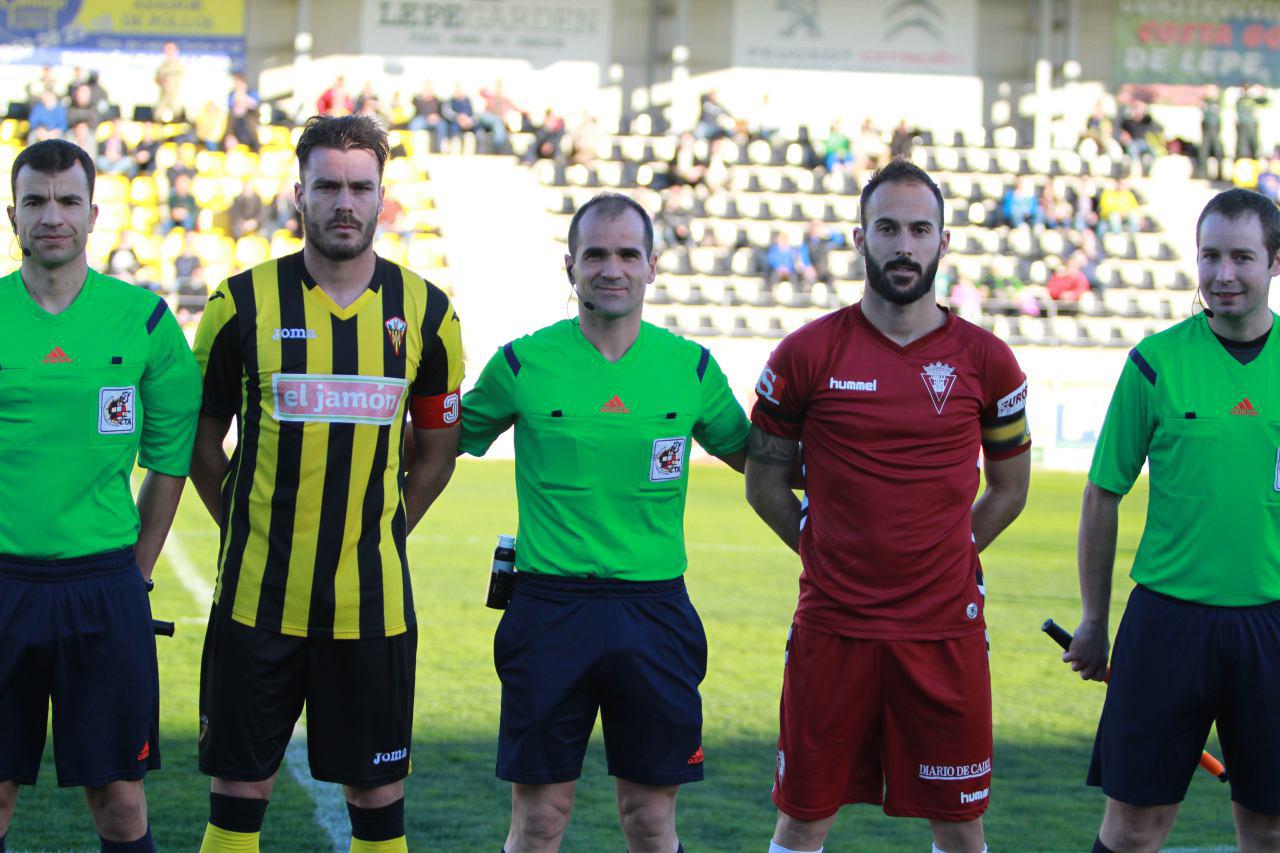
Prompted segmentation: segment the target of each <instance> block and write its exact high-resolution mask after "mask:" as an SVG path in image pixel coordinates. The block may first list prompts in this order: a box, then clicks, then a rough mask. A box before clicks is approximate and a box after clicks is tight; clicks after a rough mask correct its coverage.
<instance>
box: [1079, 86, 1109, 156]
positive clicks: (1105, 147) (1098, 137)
mask: <svg viewBox="0 0 1280 853" xmlns="http://www.w3.org/2000/svg"><path fill="white" fill-rule="evenodd" d="M1086 143H1092V146H1089V145H1086ZM1115 144H1116V143H1115V125H1114V123H1113V122H1112V121H1111V116H1109V115H1107V105H1106V103H1105V102H1103V101H1101V100H1099V101H1098V102H1097V103H1096V104H1094V105H1093V112H1092V113H1090V114H1089V118H1088V119H1087V120H1086V121H1085V125H1084V133H1082V134H1080V142H1079V144H1078V145H1077V146H1076V147H1077V150H1078V151H1079V152H1080V153H1081V155H1083V156H1085V157H1087V158H1092V156H1094V155H1096V154H1108V155H1109V154H1111V153H1113V152H1114V149H1115ZM1090 147H1091V148H1092V151H1091V150H1090Z"/></svg>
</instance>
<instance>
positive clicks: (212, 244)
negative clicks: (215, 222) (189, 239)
mask: <svg viewBox="0 0 1280 853" xmlns="http://www.w3.org/2000/svg"><path fill="white" fill-rule="evenodd" d="M195 249H196V254H198V255H199V256H200V259H201V260H202V261H204V262H205V263H206V264H227V265H230V264H231V263H232V261H233V260H234V259H235V253H236V244H235V241H234V240H232V239H231V238H230V237H227V236H225V235H223V234H204V233H199V234H196V235H195Z"/></svg>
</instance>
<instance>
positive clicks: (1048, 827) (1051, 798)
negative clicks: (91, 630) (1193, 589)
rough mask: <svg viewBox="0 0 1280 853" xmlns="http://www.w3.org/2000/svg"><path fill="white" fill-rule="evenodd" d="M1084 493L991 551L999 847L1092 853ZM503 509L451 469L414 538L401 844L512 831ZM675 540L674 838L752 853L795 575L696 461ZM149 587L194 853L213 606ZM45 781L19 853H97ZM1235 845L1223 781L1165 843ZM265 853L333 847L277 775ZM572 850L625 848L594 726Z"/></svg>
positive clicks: (177, 811)
mask: <svg viewBox="0 0 1280 853" xmlns="http://www.w3.org/2000/svg"><path fill="white" fill-rule="evenodd" d="M1083 482H1084V481H1083V477H1082V476H1080V475H1072V474H1057V473H1047V472H1040V471H1037V472H1034V474H1033V477H1032V486H1031V499H1030V503H1029V505H1028V507H1027V509H1026V511H1025V512H1024V513H1023V514H1022V517H1021V518H1020V519H1019V520H1018V521H1017V522H1015V524H1014V526H1013V527H1012V528H1010V529H1009V530H1008V531H1006V532H1005V534H1004V535H1003V536H1001V537H1000V539H999V540H998V541H997V542H996V543H995V544H994V545H993V546H992V547H991V548H990V549H989V550H988V551H987V553H986V554H984V556H983V563H984V566H985V570H986V579H987V618H988V622H989V626H990V632H991V662H992V670H993V679H994V690H995V697H994V698H995V741H996V748H995V757H994V766H995V770H994V781H993V785H992V793H991V804H990V809H989V810H988V812H987V816H986V829H987V836H988V840H989V843H990V846H991V849H992V851H994V852H995V853H1002V851H1064V853H1065V851H1080V850H1087V849H1089V847H1090V845H1091V843H1092V841H1093V837H1094V834H1095V832H1096V831H1097V827H1098V822H1099V820H1100V817H1101V813H1102V803H1103V799H1102V796H1101V794H1100V793H1099V792H1097V791H1096V790H1094V789H1090V788H1086V787H1085V786H1084V783H1083V779H1084V773H1085V770H1086V768H1087V765H1088V760H1089V750H1090V745H1091V743H1092V737H1093V730H1094V726H1095V725H1096V722H1097V716H1098V711H1099V709H1100V707H1101V703H1102V698H1103V691H1104V688H1103V687H1102V686H1101V685H1099V684H1095V683H1088V684H1086V683H1082V682H1081V681H1080V680H1079V679H1078V678H1077V677H1076V676H1074V675H1073V674H1072V673H1071V672H1070V671H1069V670H1068V669H1067V668H1066V667H1065V666H1063V665H1062V664H1061V663H1060V662H1059V660H1058V657H1059V654H1060V652H1059V651H1058V649H1057V647H1056V646H1055V645H1054V644H1053V643H1052V642H1051V641H1050V640H1049V639H1047V638H1046V637H1044V636H1043V635H1042V634H1041V633H1040V631H1039V626H1040V623H1041V622H1042V621H1043V620H1044V618H1045V617H1047V616H1053V617H1054V618H1055V619H1057V620H1058V622H1059V623H1061V624H1062V625H1063V626H1064V627H1066V628H1067V629H1068V630H1071V629H1073V628H1074V627H1075V625H1076V622H1077V621H1078V617H1079V601H1078V597H1077V586H1076V576H1075V534H1076V522H1077V517H1078V513H1079V506H1080V495H1081V490H1082V487H1083ZM1145 504H1146V493H1145V481H1143V482H1141V483H1140V484H1139V486H1138V488H1136V489H1135V490H1134V493H1133V494H1132V495H1131V496H1129V497H1128V498H1126V499H1125V501H1124V502H1123V503H1122V504H1121V513H1122V515H1121V536H1120V547H1119V555H1118V558H1117V565H1118V569H1117V573H1116V574H1117V579H1116V594H1115V602H1114V605H1115V606H1114V613H1113V618H1112V626H1111V627H1112V631H1113V632H1114V630H1115V628H1116V625H1117V624H1118V620H1119V614H1120V611H1121V609H1122V608H1123V605H1124V600H1125V597H1126V595H1127V592H1128V589H1129V587H1130V582H1129V581H1128V579H1127V577H1126V574H1127V567H1128V565H1129V562H1130V561H1131V560H1132V557H1133V551H1134V549H1135V547H1136V545H1137V539H1138V535H1139V532H1140V530H1141V526H1142V519H1143V515H1144V513H1145ZM515 517H516V513H515V495H514V486H513V484H512V468H511V464H510V463H506V462H483V461H472V460H463V461H462V462H461V463H460V464H459V467H458V471H457V473H456V474H455V476H454V479H453V482H452V483H451V484H450V486H449V488H448V490H447V491H446V492H445V493H444V495H443V496H442V497H441V499H440V500H439V502H438V503H437V504H436V506H435V507H433V508H432V510H431V512H430V513H429V514H428V515H427V518H426V520H425V521H424V522H423V524H422V525H421V526H420V527H419V529H418V530H417V531H416V532H415V533H414V534H413V536H412V537H411V538H410V543H409V548H410V561H411V565H412V568H413V575H414V584H415V590H416V600H417V606H418V617H419V623H420V626H421V640H420V644H419V654H418V676H417V678H418V682H417V710H416V719H415V729H414V732H415V734H414V744H413V765H414V772H413V775H412V776H411V777H410V779H409V780H408V782H407V816H408V834H409V848H410V850H414V851H442V852H443V853H452V851H458V853H462V851H497V850H498V849H499V847H500V845H501V843H502V841H503V839H504V838H505V835H506V829H507V822H508V815H509V802H510V794H509V789H508V786H507V785H506V784H504V783H501V782H499V781H498V780H496V779H495V778H494V777H493V764H494V747H495V741H496V735H497V715H498V681H497V677H496V676H495V675H494V672H493V661H492V645H491V640H492V636H493V629H494V626H495V625H496V623H497V620H498V613H497V612H496V611H492V610H488V609H486V608H485V607H484V606H483V601H484V594H485V589H486V584H487V580H488V564H489V559H490V556H491V554H492V550H493V546H494V541H495V539H496V537H497V534H499V533H514V532H515ZM582 521H583V523H590V520H589V519H583V520H582ZM174 530H175V535H176V536H178V537H180V541H181V543H182V546H183V547H184V548H185V550H186V551H187V552H188V553H189V554H190V556H191V557H192V558H193V560H194V562H195V563H196V564H197V565H198V566H199V568H200V569H201V570H202V571H203V572H205V573H206V577H207V578H208V580H209V581H210V582H212V579H213V572H214V561H215V557H216V550H217V541H216V537H215V534H214V531H213V527H212V524H211V523H210V521H209V520H208V518H207V516H205V514H204V512H203V509H202V508H201V507H200V506H199V504H198V501H196V500H195V495H194V492H193V491H192V490H191V489H188V490H187V494H186V496H185V499H184V501H183V505H182V508H181V510H180V512H179V515H178V519H177V521H176V523H175V527H174ZM686 531H687V539H688V550H689V562H690V566H689V571H688V575H687V578H688V583H689V588H690V594H691V596H692V598H693V601H694V603H695V605H697V607H698V609H699V611H700V612H701V614H702V618H703V621H704V623H705V624H706V628H707V634H708V639H709V643H710V665H709V673H708V676H707V680H706V682H705V683H704V684H703V698H704V713H705V719H706V724H705V729H704V749H705V752H706V756H707V764H706V771H707V779H706V781H705V782H702V783H699V784H696V785H690V786H688V787H686V788H685V789H684V790H683V792H682V793H681V795H680V810H679V826H680V835H681V838H682V840H683V841H684V843H685V846H686V849H688V850H689V851H690V853H696V851H700V850H717V851H761V850H763V849H765V848H766V847H767V845H768V842H769V836H770V834H771V832H772V827H773V822H774V809H773V806H772V805H771V803H770V801H769V786H770V783H771V779H772V772H773V766H774V744H775V740H776V736H777V708H778V693H779V689H780V686H781V678H782V651H783V643H784V640H785V637H786V631H787V626H788V620H789V618H790V616H791V613H792V610H793V608H794V605H795V598H796V577H797V575H798V573H799V563H798V559H797V558H796V557H795V556H794V555H793V554H791V553H790V552H789V551H787V550H786V549H785V548H784V547H783V546H782V545H781V544H780V543H779V542H778V541H777V540H776V539H775V538H774V537H773V535H772V534H771V533H770V532H769V531H768V530H767V529H766V528H765V526H764V525H763V523H761V522H760V521H759V520H757V519H756V518H755V516H754V515H753V514H752V513H751V511H750V509H749V508H748V507H747V505H746V503H745V501H744V500H743V498H742V482H741V478H740V477H739V476H737V475H736V474H733V473H732V472H730V471H729V470H728V469H726V468H723V467H721V466H715V467H712V466H697V467H695V468H694V470H693V473H692V483H691V485H690V489H689V505H688V512H687V516H686ZM156 580H157V587H156V591H155V593H154V595H153V602H152V603H153V607H154V609H155V612H156V615H157V617H160V618H166V619H174V620H176V621H177V622H178V633H177V636H176V637H174V638H173V639H161V640H160V645H159V648H160V666H161V691H162V700H161V704H162V714H163V721H162V726H161V732H162V741H161V745H162V752H163V757H164V765H165V769H164V770H163V771H162V772H159V773H154V774H152V775H151V776H150V777H149V778H148V780H147V792H148V800H149V802H150V807H151V815H152V825H153V827H154V831H155V836H156V839H157V843H158V846H159V849H160V850H162V851H194V850H197V849H198V848H199V844H200V836H201V833H202V832H203V828H204V821H205V818H206V816H207V809H208V781H207V780H206V779H205V778H204V777H202V776H200V775H199V774H198V773H197V771H196V769H195V743H196V732H197V710H196V702H197V695H198V689H197V683H198V682H197V677H198V672H199V661H200V644H201V640H202V638H203V633H204V617H205V615H206V612H207V604H208V603H207V602H197V601H196V600H195V598H194V597H193V596H192V595H191V594H190V593H189V592H188V591H187V590H186V589H185V588H184V587H183V586H182V585H181V584H180V583H179V582H178V579H177V577H176V575H175V572H174V570H173V568H172V565H171V563H170V562H169V560H168V559H167V558H165V557H162V558H161V561H160V565H159V566H158V567H157V570H156ZM1211 748H1212V749H1214V750H1215V751H1216V749H1217V744H1216V742H1215V743H1213V744H1211ZM54 780H55V776H54V769H53V762H52V749H51V748H47V749H46V755H45V765H44V768H43V770H42V773H41V780H40V784H39V785H38V786H36V787H34V788H24V789H23V790H22V792H21V794H20V796H19V799H18V807H17V812H16V814H15V817H14V820H13V823H12V824H11V826H10V831H9V835H8V839H7V841H8V849H9V850H11V851H26V853H36V851H55V850H56V851H89V850H97V838H96V835H95V834H94V832H93V830H92V827H91V825H90V823H89V819H88V815H87V813H86V812H85V809H84V805H83V801H82V799H81V797H80V795H79V792H78V791H61V790H59V789H57V788H56V786H55V784H54ZM338 817H339V818H340V819H341V820H342V821H343V822H345V820H346V817H345V815H344V814H341V813H339V815H338ZM1234 840H1235V838H1234V831H1233V830H1232V827H1231V821H1230V804H1229V794H1228V791H1227V788H1226V786H1224V785H1221V784H1220V783H1218V782H1217V781H1216V780H1214V779H1211V778H1210V777H1209V776H1208V775H1207V774H1205V773H1202V772H1197V774H1196V777H1195V780H1194V781H1193V783H1192V785H1191V790H1190V792H1189V793H1188V796H1187V800H1186V802H1185V804H1184V806H1183V809H1182V812H1181V814H1180V816H1179V819H1178V823H1177V825H1176V826H1175V828H1174V831H1173V834H1172V835H1171V837H1170V839H1169V842H1168V843H1169V846H1170V847H1177V848H1216V847H1221V846H1226V845H1232V844H1234ZM262 844H263V849H264V850H267V851H272V853H290V851H308V853H315V851H327V850H330V849H332V844H331V842H330V841H329V839H328V836H327V835H326V834H325V833H324V831H323V830H322V829H321V824H320V823H319V822H318V820H317V816H316V806H315V803H314V801H313V800H312V799H311V797H310V795H309V793H308V791H307V790H306V789H305V788H303V787H302V786H301V785H299V784H298V783H297V782H296V781H294V779H293V778H292V777H291V776H290V774H289V773H288V772H282V773H281V774H280V778H279V782H278V784H277V787H276V791H275V795H274V797H273V798H272V802H271V807H270V809H269V810H268V812H267V825H266V829H265V830H264V832H263V840H262ZM342 849H343V850H345V849H346V848H345V846H344V847H343V848H342ZM562 849H563V850H565V851H567V853H596V851H619V853H621V851H623V850H624V849H625V844H624V842H623V840H622V836H621V832H620V831H619V829H618V827H617V816H616V812H615V810H614V805H613V784H612V780H610V779H609V778H608V777H607V776H606V775H605V769H604V754H603V748H602V746H601V744H600V742H599V727H597V732H596V737H595V739H593V742H592V747H591V750H590V752H589V753H588V756H587V761H586V766H585V768H584V771H583V778H582V780H581V781H580V782H579V785H578V796H577V805H576V808H575V811H574V815H573V818H572V821H571V822H570V825H569V830H568V833H567V835H566V837H565V842H564V846H563V848H562ZM826 849H827V850H828V851H832V853H840V852H841V851H851V850H876V851H880V850H885V851H896V850H927V849H929V833H928V828H927V826H926V825H925V823H924V822H923V821H918V820H894V819H889V818H887V817H885V816H884V815H883V814H882V813H881V812H880V811H879V809H878V808H875V807H871V806H851V807H846V808H845V809H844V810H843V811H842V813H841V815H840V817H839V819H838V820H837V822H836V825H835V828H834V830H833V831H832V833H831V836H830V839H829V841H828V843H827V848H826Z"/></svg>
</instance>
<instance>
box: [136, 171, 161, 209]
mask: <svg viewBox="0 0 1280 853" xmlns="http://www.w3.org/2000/svg"><path fill="white" fill-rule="evenodd" d="M159 200H160V191H159V189H158V188H157V187H156V179H155V178H153V177H152V176H151V175H139V176H138V177H136V178H134V179H133V181H132V183H130V184H129V201H130V202H131V203H133V204H135V205H138V204H156V203H157V202H158V201H159Z"/></svg>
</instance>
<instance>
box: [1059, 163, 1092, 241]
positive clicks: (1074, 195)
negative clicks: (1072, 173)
mask: <svg viewBox="0 0 1280 853" xmlns="http://www.w3.org/2000/svg"><path fill="white" fill-rule="evenodd" d="M1097 198H1098V185H1097V182H1095V181H1094V179H1093V178H1092V177H1090V176H1089V175H1081V176H1078V177H1075V178H1072V179H1071V180H1070V181H1069V182H1068V183H1067V192H1066V199H1067V202H1068V203H1069V204H1070V205H1071V209H1072V211H1073V217H1072V222H1071V226H1072V227H1073V228H1075V229H1076V230H1077V231H1085V230H1090V229H1093V228H1097V227H1098V212H1097V206H1096V201H1097Z"/></svg>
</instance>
